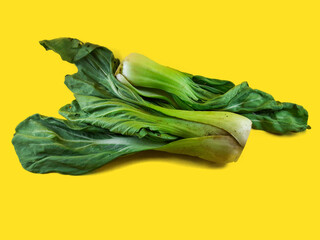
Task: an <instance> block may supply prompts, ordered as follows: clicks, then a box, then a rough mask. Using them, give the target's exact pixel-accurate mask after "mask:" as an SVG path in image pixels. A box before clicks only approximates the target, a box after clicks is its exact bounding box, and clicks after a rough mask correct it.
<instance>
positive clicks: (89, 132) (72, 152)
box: [12, 114, 164, 175]
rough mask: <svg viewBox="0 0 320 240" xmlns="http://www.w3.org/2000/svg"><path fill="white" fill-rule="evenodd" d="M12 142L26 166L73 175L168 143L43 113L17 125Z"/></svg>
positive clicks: (32, 170)
mask: <svg viewBox="0 0 320 240" xmlns="http://www.w3.org/2000/svg"><path fill="white" fill-rule="evenodd" d="M12 143H13V145H14V147H15V150H16V152H17V155H18V157H19V159H20V162H21V164H22V166H23V167H24V168H25V169H26V170H28V171H30V172H35V173H49V172H59V173H63V174H72V175H78V174H84V173H87V172H90V171H92V170H94V169H96V168H99V167H101V166H103V165H104V164H106V163H108V162H110V161H111V160H113V159H115V158H117V157H120V156H123V155H127V154H130V153H134V152H139V151H143V150H149V149H154V148H157V147H159V146H162V145H163V144H164V143H159V142H152V141H149V140H145V139H139V138H135V137H128V136H121V135H117V134H112V133H110V132H109V131H108V130H105V129H102V128H97V127H93V126H90V125H86V124H75V123H72V122H68V121H65V120H60V119H56V118H51V117H45V116H41V115H39V114H35V115H33V116H31V117H29V118H27V119H26V120H24V121H23V122H21V123H20V124H19V125H18V126H17V128H16V134H15V135H14V137H13V140H12Z"/></svg>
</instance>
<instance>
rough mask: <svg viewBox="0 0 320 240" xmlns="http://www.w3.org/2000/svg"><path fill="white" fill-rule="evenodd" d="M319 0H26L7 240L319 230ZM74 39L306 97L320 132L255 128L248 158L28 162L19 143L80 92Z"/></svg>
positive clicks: (14, 38) (13, 99) (10, 73)
mask: <svg viewBox="0 0 320 240" xmlns="http://www.w3.org/2000/svg"><path fill="white" fill-rule="evenodd" d="M318 4H319V2H318V1H307V0H306V1H303V2H301V1H201V0H198V1H166V0H162V1H138V0H136V1H125V0H122V1H94V0H91V1H60V0H57V1H50V2H48V1H14V2H9V1H6V2H3V3H2V4H1V9H0V13H1V14H0V19H1V33H2V34H1V35H2V37H1V39H0V43H1V44H0V47H1V52H0V53H1V55H0V61H1V75H0V76H1V94H0V98H1V99H0V102H1V118H0V121H1V124H0V126H1V138H0V140H1V154H2V156H1V159H0V161H1V167H0V182H1V184H0V238H1V239H33V240H36V239H48V240H49V239H61V240H62V239H114V240H116V239H139V240H140V239H219V240H223V239H247V240H249V239H309V240H311V239H319V238H320V234H319V230H318V229H317V227H318V225H319V213H320V211H319V200H320V199H319V183H320V181H319V180H320V179H319V166H320V163H319V153H318V150H319V140H318V136H319V121H320V120H319V115H320V114H319V87H320V84H319V77H320V76H319V75H320V74H319V55H320V51H319V50H320V49H319V43H320V39H319V23H320V21H319V10H320V9H319V5H318ZM57 37H75V38H79V39H80V40H82V41H84V42H87V41H88V42H92V43H96V44H100V45H103V46H106V47H108V48H109V49H111V50H112V51H113V52H114V53H115V55H116V56H117V57H119V58H120V59H123V58H124V57H125V56H126V55H127V54H129V53H131V52H138V53H141V54H144V55H146V56H148V57H150V58H151V59H153V60H155V61H157V62H159V63H161V64H164V65H167V66H170V67H173V68H177V69H179V70H182V71H185V72H190V73H194V74H199V75H203V76H207V77H215V78H220V79H228V80H232V81H234V82H235V83H237V84H238V83H241V82H243V81H248V82H249V84H250V86H251V87H253V88H258V89H261V90H263V91H266V92H268V93H270V94H272V95H273V96H274V97H275V98H276V99H277V100H280V101H288V102H295V103H298V104H301V105H303V106H304V107H305V108H306V109H307V110H308V111H309V115H310V121H309V124H310V125H311V126H312V129H311V130H308V131H306V132H304V133H299V134H295V135H292V136H282V137H280V136H275V135H271V134H268V133H265V132H262V131H252V132H251V134H250V136H249V140H248V143H247V145H246V147H245V150H244V152H243V154H242V156H241V157H240V159H239V161H238V162H236V163H231V164H228V165H226V166H216V165H214V164H211V163H209V162H206V161H201V160H199V159H196V158H192V157H185V156H178V155H172V154H165V153H159V152H152V151H149V152H145V153H138V154H136V155H133V156H128V157H124V158H121V159H118V160H116V161H114V162H113V163H110V164H109V165H107V166H105V167H103V168H101V169H100V170H98V171H96V172H94V173H92V174H88V175H84V176H77V177H74V176H66V175H60V174H55V173H52V174H45V175H41V174H33V173H29V172H27V171H25V170H24V169H23V168H22V167H21V165H20V163H19V160H18V158H17V156H16V154H15V152H14V148H13V146H12V144H11V139H12V136H13V134H14V129H15V127H16V125H17V124H18V123H19V122H21V121H22V120H24V119H25V118H26V117H28V116H30V115H32V114H34V113H40V114H43V115H48V116H54V117H59V115H58V109H59V108H60V107H61V106H63V105H65V104H66V103H69V102H71V101H72V100H73V95H72V94H71V92H70V91H69V90H68V89H67V88H66V86H64V83H63V82H64V76H65V75H66V74H70V73H74V72H75V71H76V68H75V67H74V66H73V65H70V64H68V63H66V62H63V61H61V59H60V57H59V56H58V55H56V54H54V53H53V52H46V51H45V50H44V49H43V48H42V47H41V46H40V45H39V43H38V41H39V40H43V39H52V38H57Z"/></svg>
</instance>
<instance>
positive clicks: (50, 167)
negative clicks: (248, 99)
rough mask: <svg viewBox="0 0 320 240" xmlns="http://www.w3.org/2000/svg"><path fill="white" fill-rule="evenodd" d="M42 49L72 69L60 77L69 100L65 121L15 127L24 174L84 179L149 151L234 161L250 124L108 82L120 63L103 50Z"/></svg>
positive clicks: (50, 45) (75, 46)
mask: <svg viewBox="0 0 320 240" xmlns="http://www.w3.org/2000/svg"><path fill="white" fill-rule="evenodd" d="M41 44H42V45H43V46H44V47H45V48H46V49H48V50H54V51H55V52H57V53H58V54H60V55H61V57H62V59H64V60H66V61H68V62H70V63H74V64H76V66H77V67H78V72H77V73H75V74H73V75H67V76H66V79H65V84H66V85H67V86H68V88H69V89H70V90H71V91H72V92H73V93H74V95H75V98H76V100H74V101H73V102H72V103H71V104H67V105H66V106H64V107H62V108H61V109H60V111H59V112H60V114H61V115H62V116H64V117H65V118H67V120H61V119H56V118H50V117H45V116H41V115H39V114H36V115H33V116H31V117H29V118H27V119H26V120H24V121H23V122H22V123H20V124H19V125H18V127H17V128H16V134H15V136H14V138H13V144H14V146H15V149H16V152H17V154H18V157H19V159H20V162H21V164H22V166H23V167H24V168H25V169H27V170H29V171H31V172H37V173H47V172H60V173H64V174H74V175H76V174H84V173H87V172H90V171H92V170H94V169H96V168H98V167H100V166H102V165H104V164H105V163H107V162H109V161H111V160H113V159H115V158H117V157H119V156H122V155H126V154H130V153H134V152H139V151H143V150H151V149H152V150H158V151H165V152H172V153H180V154H187V155H191V156H197V157H200V158H203V159H206V160H209V161H214V162H219V163H227V162H232V161H236V160H237V159H238V158H239V156H240V154H241V152H242V150H243V148H244V146H245V144H246V141H247V138H248V135H249V132H250V129H251V121H250V120H249V119H247V118H245V117H243V116H241V115H238V114H234V113H231V112H222V111H199V112H195V111H186V110H177V109H173V108H166V107H165V105H160V104H154V103H153V102H152V101H147V100H146V99H145V98H144V97H142V96H141V95H140V94H139V91H137V90H136V89H135V88H133V87H132V86H127V85H126V84H124V83H122V82H121V81H119V80H118V79H117V78H115V71H116V69H117V68H118V66H119V60H118V59H116V58H114V56H113V54H112V52H111V51H110V50H108V49H107V48H104V47H100V46H97V45H93V44H89V43H87V44H83V43H81V42H80V41H78V40H76V39H70V38H61V39H54V40H51V41H42V42H41Z"/></svg>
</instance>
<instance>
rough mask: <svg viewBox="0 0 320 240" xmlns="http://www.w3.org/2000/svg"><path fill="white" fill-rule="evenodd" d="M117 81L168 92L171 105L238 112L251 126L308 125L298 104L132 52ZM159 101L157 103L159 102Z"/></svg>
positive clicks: (293, 128) (274, 129)
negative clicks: (179, 69)
mask: <svg viewBox="0 0 320 240" xmlns="http://www.w3.org/2000/svg"><path fill="white" fill-rule="evenodd" d="M116 76H117V78H118V80H119V81H121V82H123V83H125V84H126V85H127V86H129V85H131V88H136V89H137V90H136V91H137V92H138V93H139V94H140V95H141V96H146V95H145V94H143V93H140V92H139V90H140V88H142V89H143V91H144V92H149V96H148V98H154V99H152V101H153V103H156V104H157V103H159V100H158V99H157V98H156V97H153V96H151V94H150V93H152V92H153V91H154V90H156V91H157V92H159V89H160V90H161V91H162V93H161V94H168V95H169V96H168V97H170V100H167V99H161V101H160V102H161V103H162V101H166V102H167V104H169V105H171V107H172V108H178V109H186V110H201V111H207V110H220V111H228V112H235V113H238V114H241V115H243V116H245V117H247V118H249V119H250V120H251V121H252V124H253V128H256V129H261V130H265V131H268V132H271V133H276V134H287V133H290V132H300V131H304V130H305V129H306V128H308V124H307V121H308V112H307V111H306V110H305V109H304V108H303V107H302V106H300V105H297V104H293V103H280V102H277V101H275V100H274V98H273V97H272V96H271V95H269V94H267V93H265V92H262V91H260V90H256V89H252V88H250V87H249V86H248V84H247V83H246V82H244V83H242V84H240V85H238V86H234V84H233V83H231V82H229V81H222V80H218V79H208V78H205V77H201V76H193V75H191V74H187V73H183V72H180V71H178V70H175V69H172V68H169V67H166V66H162V65H160V64H158V63H155V62H154V61H152V60H150V59H149V58H147V57H145V56H143V55H140V54H137V53H133V54H130V55H129V56H127V57H126V58H125V59H124V61H123V62H122V63H121V65H120V66H119V69H118V71H117V75H116ZM161 103H160V104H159V105H161Z"/></svg>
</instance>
